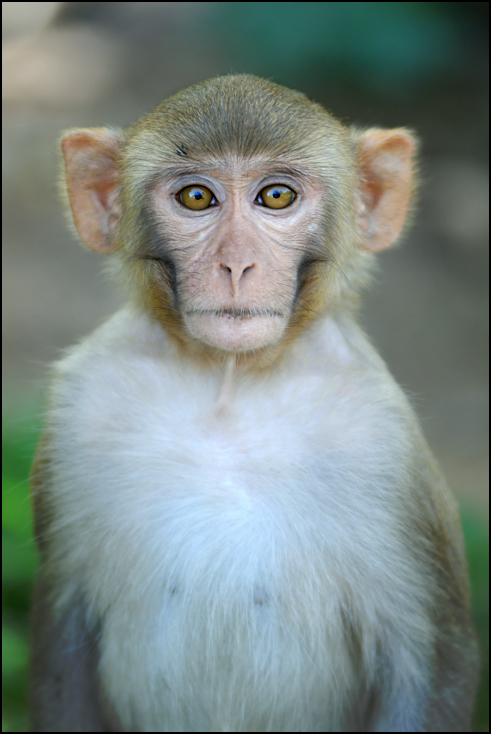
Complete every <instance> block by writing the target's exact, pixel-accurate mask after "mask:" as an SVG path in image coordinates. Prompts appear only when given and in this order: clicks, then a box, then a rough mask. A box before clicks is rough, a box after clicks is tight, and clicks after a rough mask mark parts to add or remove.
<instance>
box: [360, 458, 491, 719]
mask: <svg viewBox="0 0 491 734" xmlns="http://www.w3.org/2000/svg"><path fill="white" fill-rule="evenodd" d="M420 453H421V454H424V453H425V449H424V448H422V449H421V452H420ZM425 474H426V476H425V477H424V480H423V482H422V486H421V489H422V490H423V495H424V496H425V498H426V500H427V502H428V504H427V506H426V508H425V516H426V517H429V518H430V523H429V524H428V526H427V528H426V535H427V537H426V538H425V537H424V536H422V537H421V538H420V541H419V542H420V543H421V545H422V546H423V544H424V543H425V541H426V542H427V541H428V539H431V543H430V545H429V549H428V551H427V553H428V556H429V559H428V560H429V561H430V564H431V566H432V567H433V568H434V569H435V581H436V587H437V588H435V589H434V598H433V600H432V614H431V617H432V624H433V627H434V630H435V632H434V635H433V641H432V642H431V641H430V640H428V644H427V645H423V644H421V642H420V643H419V644H416V645H414V646H413V647H412V649H409V648H408V646H407V645H406V644H404V643H403V644H397V643H396V644H394V645H393V647H392V649H391V650H390V651H389V650H387V651H386V653H385V654H384V656H383V660H382V663H381V668H382V671H381V678H382V684H381V686H380V688H379V696H378V706H376V714H375V716H374V717H373V728H372V727H371V728H370V731H379V732H386V731H427V732H437V731H445V732H465V731H471V717H472V711H473V708H474V699H475V691H476V689H477V682H478V677H479V654H478V646H477V640H476V636H475V632H474V628H473V623H472V618H471V611H470V603H469V586H468V580H467V567H466V560H465V548H464V540H463V537H462V532H461V528H460V522H459V515H458V508H457V505H456V503H455V501H454V499H453V497H452V496H451V493H450V490H449V489H448V487H447V485H446V482H445V480H444V478H443V476H442V475H441V473H440V470H439V469H438V467H437V466H436V464H435V462H434V459H433V458H432V457H431V455H430V454H429V452H428V456H427V462H426V465H425ZM409 642H410V643H413V641H409ZM418 647H419V649H418ZM411 658H412V659H413V660H419V661H420V667H419V670H418V673H417V675H414V674H412V673H411V667H410V666H408V665H407V661H408V660H410V659H411ZM425 669H426V671H427V673H426V674H424V675H423V674H422V673H423V671H424V670H425Z"/></svg>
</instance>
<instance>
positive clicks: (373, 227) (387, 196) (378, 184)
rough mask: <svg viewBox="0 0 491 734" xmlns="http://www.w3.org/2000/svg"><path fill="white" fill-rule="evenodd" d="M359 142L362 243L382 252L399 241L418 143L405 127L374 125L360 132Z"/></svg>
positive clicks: (370, 248)
mask: <svg viewBox="0 0 491 734" xmlns="http://www.w3.org/2000/svg"><path fill="white" fill-rule="evenodd" d="M357 144H358V166H359V176H360V189H359V192H360V201H359V221H360V225H361V228H362V231H363V233H364V238H363V242H362V246H363V247H364V248H365V249H367V250H371V251H372V252H378V251H379V250H384V249H385V248H386V247H389V246H390V245H392V244H393V243H394V242H395V241H396V239H397V237H398V236H399V234H400V232H401V229H402V226H403V224H404V220H405V218H406V214H407V209H408V205H409V200H410V196H411V190H412V186H413V154H414V151H415V148H416V142H415V140H414V138H413V137H412V135H411V134H410V133H409V132H408V131H407V130H404V129H396V130H379V129H377V128H373V129H370V130H366V131H365V132H363V133H359V134H358V135H357Z"/></svg>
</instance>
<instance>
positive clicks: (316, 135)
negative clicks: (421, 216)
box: [30, 75, 478, 732]
mask: <svg viewBox="0 0 491 734" xmlns="http://www.w3.org/2000/svg"><path fill="white" fill-rule="evenodd" d="M61 147H62V152H63V160H64V191H65V194H66V198H67V201H68V204H69V207H70V210H71V215H72V217H73V222H74V225H75V227H76V230H77V231H78V234H79V236H80V238H81V240H82V241H83V242H84V243H85V244H86V245H87V246H88V247H89V248H91V249H92V250H94V251H96V252H98V253H101V254H104V255H106V256H107V262H108V266H109V268H110V269H111V270H112V272H113V274H114V276H115V277H116V278H117V279H119V281H120V282H121V284H122V286H123V288H124V289H125V292H126V294H127V303H126V305H125V306H124V307H123V308H122V309H121V310H120V311H119V312H118V313H117V314H115V315H114V316H113V317H112V318H111V319H109V321H107V322H106V323H104V324H103V325H102V326H100V327H99V328H98V329H97V330H96V331H95V332H94V333H93V334H92V335H91V336H89V337H88V338H86V339H85V340H83V341H82V342H81V343H80V344H78V345H77V346H75V347H74V348H72V349H71V350H69V351H68V352H67V353H66V355H65V356H64V357H63V358H62V359H61V360H60V361H58V362H57V363H56V364H55V365H54V367H53V374H52V380H51V386H50V390H49V397H48V403H49V405H48V411H47V417H46V428H45V431H44V434H43V437H42V439H41V442H40V445H39V448H38V451H37V455H36V458H35V462H34V465H33V470H32V500H33V508H34V527H35V537H36V541H37V544H38V547H39V553H40V559H41V562H40V570H39V575H38V579H37V583H36V588H35V595H34V605H33V624H32V649H31V684H30V685H31V688H30V711H31V717H32V728H33V731H101V732H102V731H105V732H107V731H142V732H144V731H168V732H172V731H183V732H185V731H188V732H190V731H236V732H254V731H256V732H257V731H265V732H281V731H283V732H286V731H304V732H305V731H312V732H316V731H317V732H326V731H331V732H334V731H344V732H354V731H360V732H362V731H366V732H368V731H371V732H415V731H416V732H432V731H446V732H447V731H456V732H460V731H469V730H470V726H471V723H470V722H471V715H472V708H473V700H474V696H475V690H476V685H477V678H478V659H477V658H478V656H477V652H476V641H475V636H474V632H473V625H472V620H471V613H470V609H469V589H468V577H467V569H466V559H465V551H464V546H463V540H462V534H461V529H460V521H459V517H458V512H457V509H456V503H455V501H454V499H453V497H452V495H451V493H450V491H449V489H448V488H447V485H446V483H445V480H444V478H443V477H442V474H441V472H440V469H439V468H438V466H437V464H436V461H435V459H434V458H433V456H432V454H431V452H430V449H429V448H428V445H427V443H426V440H425V438H424V437H423V434H422V430H421V428H420V426H419V423H418V420H417V418H416V416H415V414H414V412H413V409H412V407H411V406H410V404H409V401H408V399H407V398H406V396H405V395H404V393H403V392H402V390H401V389H400V388H399V387H398V385H397V384H396V382H395V380H394V379H393V377H392V376H391V374H390V373H389V371H388V368H387V367H386V365H385V363H384V362H383V360H382V358H381V357H380V356H379V355H378V354H377V353H376V351H375V350H374V348H373V347H372V346H371V344H370V343H369V341H368V339H367V337H366V336H365V335H364V333H363V331H362V330H361V328H360V327H359V325H358V314H359V310H360V294H361V291H362V290H363V288H364V287H365V285H366V283H367V282H368V281H369V279H370V274H371V272H372V269H373V263H374V258H375V253H377V252H379V251H382V250H384V249H386V248H388V247H389V246H391V245H393V244H394V243H395V242H396V241H397V240H398V239H399V237H400V235H401V233H402V231H403V229H404V225H405V222H406V220H407V218H408V212H410V211H411V209H412V202H413V201H414V196H415V190H416V180H417V166H416V158H417V151H416V149H417V141H416V137H415V135H414V133H412V132H411V131H410V130H408V129H406V128H396V129H390V130H386V129H382V128H368V129H363V130H362V129H359V128H356V127H348V126H346V125H344V124H342V123H341V122H339V121H337V120H336V119H335V118H334V116H332V115H331V114H330V113H329V112H327V111H326V110H325V109H324V108H323V107H322V106H321V105H319V104H317V103H315V102H313V101H311V100H309V99H308V98H307V97H306V96H305V95H303V94H302V93H300V92H295V91H292V90H289V89H287V88H284V87H282V86H279V85H277V84H275V83H273V82H271V81H266V80H262V79H259V78H256V77H254V76H250V75H229V76H224V77H218V78H214V79H211V80H208V81H205V82H202V83H199V84H197V85H194V86H192V87H190V88H188V89H186V90H184V91H181V92H179V93H177V94H176V95H174V96H172V97H170V98H169V99H166V100H165V101H164V102H162V103H161V104H160V105H159V106H157V107H156V108H155V109H154V110H153V111H152V112H150V113H149V114H148V115H146V116H144V117H143V118H142V119H141V120H140V121H138V122H137V123H136V124H135V125H134V126H132V127H130V128H128V129H125V130H122V129H112V128H107V127H102V128H90V129H84V128H80V129H73V130H69V131H68V132H66V133H65V134H64V135H63V137H62V140H61Z"/></svg>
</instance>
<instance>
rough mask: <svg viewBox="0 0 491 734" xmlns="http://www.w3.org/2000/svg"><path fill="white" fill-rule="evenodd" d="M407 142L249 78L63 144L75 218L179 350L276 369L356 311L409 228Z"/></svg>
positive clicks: (403, 134) (196, 91) (410, 143)
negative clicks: (374, 258)
mask: <svg viewBox="0 0 491 734" xmlns="http://www.w3.org/2000/svg"><path fill="white" fill-rule="evenodd" d="M414 148H415V142H414V139H413V137H412V136H411V134H410V133H408V132H407V131H406V130H404V129H396V130H389V131H387V130H380V129H369V130H366V131H357V130H354V129H349V128H347V127H345V126H343V125H342V124H341V123H339V122H338V121H337V120H336V119H335V118H334V117H333V116H332V115H330V114H329V113H328V112H327V111H326V110H324V109H323V108H322V107H321V106H320V105H318V104H316V103H313V102H311V101H309V100H308V99H307V98H306V97H305V96H304V95H302V94H300V93H298V92H294V91H291V90H288V89H286V88H284V87H280V86H278V85H276V84H273V83H271V82H268V81H264V80H260V79H257V78H255V77H252V76H248V75H239V76H226V77H219V78H217V79H212V80H210V81H207V82H203V83H201V84H197V85H196V86H193V87H190V88H189V89H186V90H184V91H182V92H180V93H179V94H176V95H175V96H174V97H171V98H170V99H168V100H165V101H164V102H162V104H160V105H159V106H158V107H157V108H156V109H155V110H154V111H153V112H151V113H150V114H149V115H147V116H146V117H144V118H143V119H141V120H140V121H139V122H138V123H137V124H136V125H135V126H134V127H132V128H130V129H128V130H126V131H119V130H112V129H109V128H95V129H81V130H72V131H68V132H67V133H66V134H65V135H64V137H63V139H62V149H63V153H64V158H65V170H66V190H67V194H68V198H69V201H70V205H71V209H72V213H73V218H74V221H75V225H76V227H77V229H78V232H79V234H80V236H81V238H82V240H84V242H85V243H86V244H87V245H88V246H89V247H91V248H92V249H94V250H96V251H98V252H103V253H114V258H113V259H114V262H115V263H116V264H117V266H118V268H119V270H120V272H121V273H122V274H123V275H124V277H125V279H126V281H127V282H128V283H129V285H130V291H131V293H132V294H133V297H134V298H137V299H138V300H139V302H140V303H141V304H142V306H143V307H144V308H146V309H148V310H149V311H150V312H151V313H152V314H153V315H154V317H155V318H157V319H158V320H159V321H161V322H162V323H163V325H164V326H165V328H166V329H167V330H168V331H169V332H170V333H171V334H172V335H173V336H174V337H175V338H176V339H177V341H178V342H179V343H180V344H181V345H182V346H183V347H185V348H187V349H190V350H194V352H196V351H197V352H199V353H201V354H207V355H209V356H211V357H212V358H213V357H216V356H219V355H222V356H223V353H230V352H235V353H236V354H237V355H238V356H240V355H245V354H247V353H249V355H251V356H250V357H249V359H252V358H253V357H254V356H256V355H258V354H261V353H262V354H264V353H265V354H268V355H269V356H270V357H274V355H276V354H278V352H279V351H281V348H282V346H284V345H286V344H288V343H289V342H291V340H292V339H293V338H294V337H295V336H296V335H297V334H298V332H299V331H300V330H301V329H303V328H304V326H305V325H306V324H307V323H308V322H310V321H311V320H313V319H315V318H316V316H317V315H319V314H321V313H323V312H325V311H326V310H327V309H329V308H331V309H335V308H336V307H337V306H338V305H339V304H340V303H342V305H343V308H345V307H346V304H347V303H349V301H350V300H351V301H353V300H354V296H355V294H356V293H357V292H358V290H359V288H360V286H361V284H362V283H363V280H364V278H365V277H366V273H367V272H368V270H369V261H370V259H371V254H370V251H371V252H373V251H377V250H380V249H383V248H385V247H387V246H389V245H390V244H392V243H393V242H394V241H395V239H396V238H397V237H398V235H399V233H400V231H401V228H402V225H403V223H404V220H405V217H406V211H407V208H408V204H409V200H410V194H411V189H412V180H413V176H412V172H413V163H412V158H413V153H414Z"/></svg>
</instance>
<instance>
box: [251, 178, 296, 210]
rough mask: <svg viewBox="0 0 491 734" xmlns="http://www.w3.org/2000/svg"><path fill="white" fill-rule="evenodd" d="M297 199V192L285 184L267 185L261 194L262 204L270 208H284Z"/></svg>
mask: <svg viewBox="0 0 491 734" xmlns="http://www.w3.org/2000/svg"><path fill="white" fill-rule="evenodd" d="M294 199H295V192H294V191H293V190H292V189H290V188H289V186H284V185H283V184H274V186H266V187H265V188H264V189H263V190H262V191H261V193H260V194H259V201H260V202H261V204H264V205H265V206H267V207H269V208H270V209H284V208H285V207H286V206H290V204H291V203H292V201H293V200H294Z"/></svg>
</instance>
